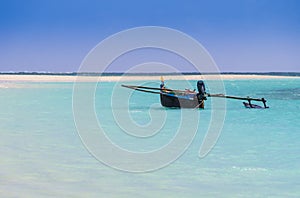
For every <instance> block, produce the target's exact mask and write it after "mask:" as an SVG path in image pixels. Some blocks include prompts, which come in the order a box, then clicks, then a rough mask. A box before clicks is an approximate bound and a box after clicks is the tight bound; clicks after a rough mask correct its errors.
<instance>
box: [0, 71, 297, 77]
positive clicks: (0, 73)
mask: <svg viewBox="0 0 300 198" xmlns="http://www.w3.org/2000/svg"><path fill="white" fill-rule="evenodd" d="M219 74H221V75H262V76H265V75H267V76H299V77H300V72H220V73H205V72H204V73H197V72H182V73H121V72H107V73H97V72H84V73H82V72H79V73H78V72H61V73H59V72H0V75H45V76H123V75H125V76H178V75H185V76H191V75H219Z"/></svg>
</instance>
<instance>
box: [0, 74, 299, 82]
mask: <svg viewBox="0 0 300 198" xmlns="http://www.w3.org/2000/svg"><path fill="white" fill-rule="evenodd" d="M163 77H164V79H165V80H201V79H202V80H219V79H222V80H251V79H292V78H299V77H296V76H273V75H249V74H245V75H241V74H237V75H235V74H222V75H165V76H163ZM145 80H157V81H159V80H160V76H143V75H141V76H101V77H97V76H64V75H57V76H56V75H0V82H75V81H77V82H97V81H105V82H115V81H145Z"/></svg>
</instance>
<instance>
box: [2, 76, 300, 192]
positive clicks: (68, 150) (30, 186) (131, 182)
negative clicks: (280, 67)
mask: <svg viewBox="0 0 300 198" xmlns="http://www.w3.org/2000/svg"><path fill="white" fill-rule="evenodd" d="M128 83H129V82H128ZM140 83H142V82H130V83H129V84H140ZM167 83H168V85H169V87H174V88H177V87H180V86H181V84H182V82H180V81H169V82H167ZM190 83H191V84H192V85H194V86H196V81H190ZM224 84H225V88H226V92H227V94H229V95H237V96H247V95H250V96H253V97H259V98H261V97H265V98H266V99H267V100H268V105H269V106H270V108H269V109H263V110H262V109H245V108H244V107H243V106H242V103H241V101H234V100H232V101H231V100H228V101H227V107H226V119H225V122H224V126H223V130H222V133H221V135H220V138H219V140H218V142H217V144H216V145H215V147H214V148H213V149H212V151H211V152H210V153H209V154H208V155H207V156H206V157H205V158H199V156H198V155H199V148H200V145H201V143H202V141H203V138H204V136H205V133H206V131H207V128H208V127H209V123H210V116H211V111H212V109H211V107H210V101H209V100H208V101H207V103H206V108H205V109H204V110H200V111H199V113H200V119H199V125H200V126H199V128H198V131H197V134H196V136H195V138H194V140H193V142H192V144H191V145H190V147H189V148H188V149H187V151H186V152H185V153H184V154H183V155H182V156H181V157H180V158H179V159H178V160H176V161H175V162H174V163H171V164H170V165H169V166H166V167H165V168H162V169H159V170H157V171H153V172H148V173H139V174H134V173H128V172H123V171H117V170H115V169H112V168H110V167H108V166H106V165H104V164H102V163H100V162H99V161H98V160H96V158H95V157H93V156H92V155H91V154H90V153H89V152H88V151H87V149H86V148H85V146H84V145H83V143H82V142H81V139H80V137H79V135H78V133H77V130H76V127H75V124H74V119H73V112H72V91H73V84H72V83H6V82H2V83H1V85H2V86H0V87H1V88H0V156H1V157H0V196H1V197H50V196H51V197H54V196H55V197H300V155H299V153H300V143H299V142H300V121H299V119H300V113H299V112H300V79H281V80H226V81H224ZM147 85H151V83H150V84H147ZM152 85H153V86H158V84H157V83H154V82H153V84H152ZM114 86H115V84H114V83H112V82H103V83H101V85H99V86H98V87H97V90H96V94H95V98H96V103H95V110H96V115H97V117H98V119H99V120H100V122H101V124H102V127H103V129H105V131H106V132H107V136H109V138H111V139H112V140H113V141H114V142H115V143H116V144H118V145H120V146H122V147H125V148H126V149H128V150H133V151H137V152H140V151H150V150H153V149H156V148H159V147H161V146H163V145H164V144H166V143H167V142H168V141H169V140H170V138H172V137H173V136H174V134H175V132H176V129H177V128H178V119H179V118H180V116H181V113H182V112H181V110H178V109H165V108H162V107H161V106H160V105H158V103H159V97H158V95H151V94H144V93H134V94H133V95H132V97H131V99H130V101H129V103H130V108H129V111H130V115H131V117H132V120H133V121H134V122H136V123H137V124H139V125H145V124H147V123H149V122H151V119H152V118H151V117H150V112H149V107H150V106H151V109H152V110H151V111H153V112H154V113H155V112H163V113H164V114H166V115H167V119H166V122H165V125H164V126H163V128H162V130H161V131H160V134H161V135H159V134H158V136H157V137H156V139H155V140H153V139H152V138H144V139H143V140H141V139H140V138H132V137H131V136H129V135H126V134H124V133H122V130H121V129H120V127H119V126H118V124H116V122H115V120H114V117H113V113H112V109H111V98H112V95H111V94H112V90H114V91H116V90H117V91H118V90H119V91H120V92H121V91H129V90H125V89H124V88H116V89H113V88H114ZM5 87H6V88H5ZM180 88H182V87H180ZM153 104H154V105H153ZM115 108H120V109H116V112H118V111H122V107H121V106H118V105H116V107H115ZM123 110H124V109H123ZM184 111H195V110H184ZM197 111H198V110H197ZM220 111H222V110H221V109H220ZM153 112H152V113H153ZM189 119H194V118H193V117H190V118H189ZM186 130H189V128H187V129H186ZM99 144H101V142H99ZM107 152H108V153H109V152H110V151H107ZM112 155H113V153H112ZM124 161H126V159H124Z"/></svg>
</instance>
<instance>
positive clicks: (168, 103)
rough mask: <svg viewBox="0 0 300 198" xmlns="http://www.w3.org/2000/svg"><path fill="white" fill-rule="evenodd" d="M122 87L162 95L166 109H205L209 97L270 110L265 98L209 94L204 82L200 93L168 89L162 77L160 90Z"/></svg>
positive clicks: (201, 83)
mask: <svg viewBox="0 0 300 198" xmlns="http://www.w3.org/2000/svg"><path fill="white" fill-rule="evenodd" d="M122 87H126V88H129V89H133V90H136V91H142V92H146V93H152V94H159V95H160V103H161V105H162V106H164V107H170V108H200V109H204V101H205V100H207V98H208V97H217V98H228V99H235V100H245V101H247V102H243V105H244V106H245V107H246V108H256V109H262V108H265V109H266V108H269V107H268V106H267V104H266V102H267V101H266V100H265V98H251V97H249V96H248V97H238V96H228V95H224V94H209V93H206V91H205V84H204V82H203V81H202V80H199V81H198V82H197V89H198V93H197V92H196V91H195V90H189V89H186V90H174V89H168V88H166V87H165V84H164V80H163V78H162V77H161V84H160V88H156V87H145V86H135V85H122ZM252 101H259V102H262V103H263V105H264V106H263V107H262V106H259V105H256V104H252Z"/></svg>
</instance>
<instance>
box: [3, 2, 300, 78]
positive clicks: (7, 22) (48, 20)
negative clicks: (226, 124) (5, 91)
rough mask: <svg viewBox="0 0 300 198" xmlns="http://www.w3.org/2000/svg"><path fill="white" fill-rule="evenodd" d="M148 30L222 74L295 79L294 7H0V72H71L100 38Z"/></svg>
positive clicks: (298, 13) (299, 27)
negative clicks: (284, 74)
mask: <svg viewBox="0 0 300 198" xmlns="http://www.w3.org/2000/svg"><path fill="white" fill-rule="evenodd" d="M148 25H151V26H166V27H170V28H174V29H178V30H180V31H182V32H185V33H187V34H189V35H191V36H192V37H194V38H195V39H197V40H198V41H199V42H200V43H202V44H203V45H204V47H205V48H206V49H207V50H208V51H209V52H210V54H211V55H212V56H213V57H214V59H215V61H216V62H217V64H218V66H219V68H220V70H221V71H223V72H226V71H236V72H239V71H261V72H264V71H295V72H300V1H297V0H281V1H279V0H224V1H222V0H220V1H217V0H205V1H202V0H198V1H197V0H195V1H189V0H185V1H176V0H172V1H171V0H151V1H143V0H136V1H130V0H126V1H121V0H120V1H114V0H110V1H101V0H92V1H85V0H77V1H76V0H75V1H66V0H19V1H17V0H2V1H1V2H0V71H50V72H68V71H69V72H72V71H77V69H78V67H79V65H80V63H81V61H82V59H83V58H84V57H85V55H86V54H87V53H88V52H89V51H90V50H91V49H92V48H93V47H94V46H95V45H96V44H97V43H98V42H100V41H101V40H102V39H104V38H105V37H107V36H109V35H111V34H114V33H116V32H118V31H121V30H124V29H127V28H133V27H136V26H148ZM182 70H183V71H184V70H188V69H186V68H182Z"/></svg>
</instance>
